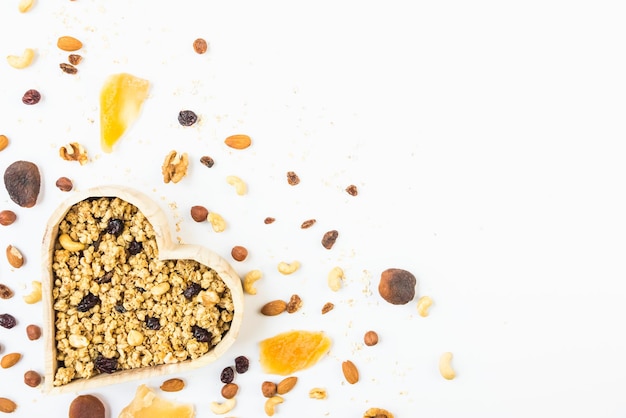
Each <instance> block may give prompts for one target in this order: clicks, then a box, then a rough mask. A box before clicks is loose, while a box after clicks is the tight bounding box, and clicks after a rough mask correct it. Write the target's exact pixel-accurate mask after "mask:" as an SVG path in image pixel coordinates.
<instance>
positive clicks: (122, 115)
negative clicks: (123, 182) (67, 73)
mask: <svg viewBox="0 0 626 418" xmlns="http://www.w3.org/2000/svg"><path fill="white" fill-rule="evenodd" d="M149 88H150V82H149V81H148V80H144V79H142V78H139V77H136V76H134V75H132V74H128V73H119V74H113V75H111V76H109V77H108V78H107V79H106V80H105V82H104V85H103V86H102V89H101V91H100V144H101V146H102V150H103V151H104V152H111V151H112V150H113V145H114V144H115V143H116V142H117V141H118V140H119V139H120V138H121V137H122V135H123V134H124V133H125V132H126V130H127V129H128V128H129V127H130V126H131V125H132V124H133V123H134V122H135V121H136V120H137V118H138V117H139V113H140V111H141V107H142V105H143V103H144V101H145V100H146V98H147V97H148V90H149Z"/></svg>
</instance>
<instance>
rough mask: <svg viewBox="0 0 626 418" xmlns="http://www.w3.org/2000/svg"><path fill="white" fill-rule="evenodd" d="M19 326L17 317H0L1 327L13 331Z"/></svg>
mask: <svg viewBox="0 0 626 418" xmlns="http://www.w3.org/2000/svg"><path fill="white" fill-rule="evenodd" d="M16 324H17V321H16V320H15V317H14V316H13V315H11V314H8V313H5V314H2V315H0V327H3V328H6V329H11V328H13V327H14V326H15V325H16Z"/></svg>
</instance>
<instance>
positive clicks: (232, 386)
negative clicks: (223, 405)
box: [222, 383, 239, 399]
mask: <svg viewBox="0 0 626 418" xmlns="http://www.w3.org/2000/svg"><path fill="white" fill-rule="evenodd" d="M238 391H239V386H237V384H236V383H226V384H225V385H224V386H223V387H222V396H223V397H224V399H232V398H234V397H235V395H236V394H237V392H238Z"/></svg>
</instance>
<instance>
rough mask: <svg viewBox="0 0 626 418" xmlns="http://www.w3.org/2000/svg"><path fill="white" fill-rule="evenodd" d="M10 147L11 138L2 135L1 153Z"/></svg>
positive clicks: (0, 136)
mask: <svg viewBox="0 0 626 418" xmlns="http://www.w3.org/2000/svg"><path fill="white" fill-rule="evenodd" d="M8 146H9V138H8V137H7V136H6V135H0V151H2V150H4V149H5V148H6V147H8Z"/></svg>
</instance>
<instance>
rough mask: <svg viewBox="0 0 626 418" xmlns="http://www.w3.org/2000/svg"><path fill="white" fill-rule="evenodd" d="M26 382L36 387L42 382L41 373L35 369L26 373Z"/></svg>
mask: <svg viewBox="0 0 626 418" xmlns="http://www.w3.org/2000/svg"><path fill="white" fill-rule="evenodd" d="M24 383H26V385H27V386H30V387H31V388H36V387H37V386H39V384H40V383H41V375H40V374H39V373H37V372H36V371H34V370H29V371H27V372H26V373H24Z"/></svg>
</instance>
